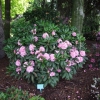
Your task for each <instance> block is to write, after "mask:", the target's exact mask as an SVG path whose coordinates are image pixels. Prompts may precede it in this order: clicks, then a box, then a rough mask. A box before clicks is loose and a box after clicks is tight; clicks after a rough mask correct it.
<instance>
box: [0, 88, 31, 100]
mask: <svg viewBox="0 0 100 100" xmlns="http://www.w3.org/2000/svg"><path fill="white" fill-rule="evenodd" d="M28 99H29V95H28V92H27V91H22V90H21V89H18V88H15V87H11V88H8V89H7V90H6V92H5V93H4V92H1V93H0V100H28Z"/></svg>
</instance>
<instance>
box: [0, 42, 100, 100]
mask: <svg viewBox="0 0 100 100" xmlns="http://www.w3.org/2000/svg"><path fill="white" fill-rule="evenodd" d="M93 43H95V41H86V44H87V47H88V48H89V49H90V51H91V53H92V48H91V47H92V44H93ZM8 65H9V60H8V58H7V57H4V58H2V59H0V91H5V90H6V88H8V87H11V86H15V87H18V88H22V89H23V90H27V91H29V92H30V93H33V94H34V95H41V96H42V97H44V98H45V100H96V98H95V96H94V95H93V94H92V93H91V84H93V78H95V77H96V78H98V77H100V69H98V70H90V69H88V68H86V64H85V65H84V66H83V68H82V69H80V70H78V72H77V74H76V75H74V76H73V79H71V80H70V81H69V80H64V79H61V80H60V82H59V83H58V84H57V86H56V87H54V88H52V87H50V86H47V87H46V88H45V89H43V90H42V92H40V91H39V90H38V89H36V87H35V85H34V84H29V83H27V82H26V81H25V80H23V79H20V80H18V79H15V78H14V77H11V76H10V75H8V74H6V70H7V69H6V67H7V66H8Z"/></svg>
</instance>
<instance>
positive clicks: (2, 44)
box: [0, 0, 5, 59]
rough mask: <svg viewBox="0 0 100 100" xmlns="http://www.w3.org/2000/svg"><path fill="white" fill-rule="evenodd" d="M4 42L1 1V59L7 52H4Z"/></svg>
mask: <svg viewBox="0 0 100 100" xmlns="http://www.w3.org/2000/svg"><path fill="white" fill-rule="evenodd" d="M3 42H4V30H3V22H2V10H1V0H0V59H1V58H3V57H4V56H5V52H4V51H3V46H4V43H3Z"/></svg>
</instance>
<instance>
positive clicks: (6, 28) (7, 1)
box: [4, 0, 10, 39]
mask: <svg viewBox="0 0 100 100" xmlns="http://www.w3.org/2000/svg"><path fill="white" fill-rule="evenodd" d="M4 33H5V39H8V38H10V0H5V24H4Z"/></svg>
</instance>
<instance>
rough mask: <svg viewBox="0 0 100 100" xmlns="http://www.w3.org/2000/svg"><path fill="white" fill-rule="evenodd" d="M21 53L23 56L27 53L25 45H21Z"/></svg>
mask: <svg viewBox="0 0 100 100" xmlns="http://www.w3.org/2000/svg"><path fill="white" fill-rule="evenodd" d="M19 54H20V55H21V57H24V56H25V55H26V50H25V46H21V47H20V49H19Z"/></svg>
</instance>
